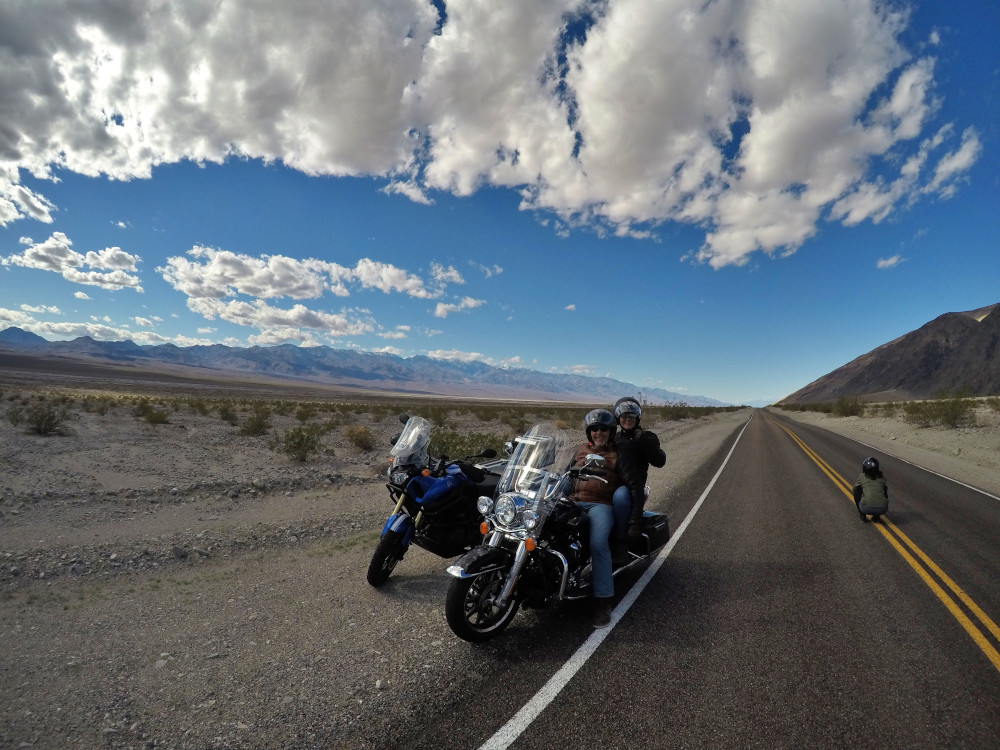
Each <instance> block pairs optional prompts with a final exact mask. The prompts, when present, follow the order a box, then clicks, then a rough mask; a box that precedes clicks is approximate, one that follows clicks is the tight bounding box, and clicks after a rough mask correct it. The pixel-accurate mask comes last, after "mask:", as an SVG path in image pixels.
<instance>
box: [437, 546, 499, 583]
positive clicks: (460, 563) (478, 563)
mask: <svg viewBox="0 0 1000 750" xmlns="http://www.w3.org/2000/svg"><path fill="white" fill-rule="evenodd" d="M513 559H514V557H513V555H511V554H510V552H508V551H507V550H505V549H498V548H495V547H474V548H472V549H471V550H469V551H468V552H466V553H465V554H464V555H462V556H461V557H460V558H458V560H456V561H455V564H454V565H450V566H448V574H449V575H452V576H455V578H475V577H476V576H481V575H482V574H483V573H489V572H491V571H494V570H500V569H503V568H509V567H510V565H511V563H512V561H513Z"/></svg>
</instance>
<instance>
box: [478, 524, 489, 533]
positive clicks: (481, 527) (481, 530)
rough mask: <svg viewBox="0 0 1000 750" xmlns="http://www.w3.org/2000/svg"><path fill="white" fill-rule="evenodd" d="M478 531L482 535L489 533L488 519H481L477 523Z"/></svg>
mask: <svg viewBox="0 0 1000 750" xmlns="http://www.w3.org/2000/svg"><path fill="white" fill-rule="evenodd" d="M479 533H480V534H482V535H483V536H486V535H487V534H489V533H490V523H489V521H483V522H482V523H481V524H479Z"/></svg>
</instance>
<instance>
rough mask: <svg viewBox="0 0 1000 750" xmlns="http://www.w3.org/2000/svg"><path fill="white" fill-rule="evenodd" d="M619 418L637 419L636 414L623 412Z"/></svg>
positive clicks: (622, 419)
mask: <svg viewBox="0 0 1000 750" xmlns="http://www.w3.org/2000/svg"><path fill="white" fill-rule="evenodd" d="M618 419H619V420H621V421H624V420H626V419H631V420H632V421H633V422H634V421H635V420H636V416H635V414H622V415H621V416H620V417H618Z"/></svg>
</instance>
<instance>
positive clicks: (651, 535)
mask: <svg viewBox="0 0 1000 750" xmlns="http://www.w3.org/2000/svg"><path fill="white" fill-rule="evenodd" d="M642 515H643V518H642V521H643V528H642V533H643V536H644V537H645V538H646V539H648V540H649V549H648V550H647V554H649V553H650V552H653V551H654V550H657V549H659V548H660V547H662V546H663V545H664V544H666V543H667V540H668V539H670V523H669V521H668V520H667V517H666V516H665V515H663V514H661V513H652V512H650V511H648V510H647V511H646V512H645V513H643V514H642Z"/></svg>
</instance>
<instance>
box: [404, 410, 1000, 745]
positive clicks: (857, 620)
mask: <svg viewBox="0 0 1000 750" xmlns="http://www.w3.org/2000/svg"><path fill="white" fill-rule="evenodd" d="M734 445H735V447H734ZM731 448H732V452H731V455H730V454H729V452H730V449H731ZM869 454H874V455H876V456H877V457H878V458H879V460H880V462H881V463H882V466H883V470H884V472H885V474H886V477H887V479H888V483H889V487H890V509H889V513H888V515H887V516H886V519H887V522H883V523H881V524H879V525H875V524H871V523H866V524H862V523H860V522H859V519H858V514H857V512H856V510H855V508H854V504H853V502H852V501H851V500H850V498H849V485H850V484H851V483H853V481H854V480H855V478H856V477H857V475H858V473H859V471H860V464H861V461H862V459H863V458H864V457H865V456H866V455H869ZM727 455H728V461H726V458H727ZM724 461H726V463H725V466H724V468H723V469H722V471H721V472H720V473H719V474H718V476H717V479H716V481H715V483H714V485H712V486H711V490H710V491H709V492H707V493H706V492H705V490H706V487H708V486H709V485H710V483H711V481H712V479H713V477H714V476H715V475H716V472H717V471H718V470H719V468H720V466H722V465H723V462H724ZM845 485H846V488H845ZM700 498H701V503H700V504H699V505H698V506H697V511H696V512H695V513H694V514H693V515H692V514H691V511H692V508H694V507H695V506H696V502H698V501H699V499H700ZM660 500H661V501H662V502H663V503H665V504H666V506H667V507H668V509H669V514H670V517H671V525H672V530H673V531H674V534H675V536H677V535H678V533H679V537H677V541H676V543H675V545H674V547H673V548H672V549H671V551H670V554H669V556H668V557H666V559H665V561H664V562H663V564H662V566H661V567H660V568H659V569H658V570H657V572H656V573H655V575H653V577H652V579H651V580H650V582H649V584H648V585H647V586H646V587H645V588H644V589H643V591H642V593H641V595H639V596H638V598H636V600H635V602H634V604H632V606H631V607H630V608H629V609H628V610H627V611H624V612H622V610H623V607H621V606H620V607H619V608H618V610H616V613H617V615H616V623H615V626H614V628H613V630H611V631H610V632H609V633H607V636H606V637H605V639H604V640H603V642H601V643H600V645H599V646H598V647H597V648H596V649H594V650H593V653H592V654H591V655H590V656H589V658H588V659H587V660H586V661H585V662H583V664H582V666H581V667H580V668H579V671H577V672H576V673H575V674H574V675H573V676H572V678H571V679H569V680H568V681H567V682H566V683H565V685H560V686H558V689H556V688H552V689H551V690H545V691H543V692H544V693H545V695H546V699H545V700H540V699H539V698H538V697H537V694H538V693H539V691H540V690H543V688H545V686H546V683H547V682H548V681H549V680H550V678H552V677H553V675H556V674H557V672H558V670H560V668H561V667H563V665H564V664H565V663H566V661H567V660H569V659H572V658H574V654H577V656H576V658H577V660H578V661H582V657H580V656H579V654H578V649H580V647H581V646H586V644H587V642H588V638H590V637H591V636H592V634H593V632H594V631H593V630H592V629H590V628H589V625H588V623H587V618H586V616H585V610H582V609H581V607H583V606H585V605H581V604H575V605H570V606H569V607H568V608H567V610H566V611H563V612H558V613H554V614H548V613H545V614H542V615H535V614H523V613H522V614H520V615H518V618H519V620H518V621H515V624H514V625H513V626H512V627H511V628H510V630H509V631H508V632H507V633H505V634H504V635H502V636H501V637H500V638H499V639H497V640H496V641H495V642H491V643H488V644H483V645H479V646H472V645H470V646H469V648H470V650H472V651H473V652H474V653H475V655H476V657H477V658H476V663H477V664H478V665H480V667H479V669H477V670H476V671H474V672H472V673H470V674H466V675H456V676H454V679H455V681H456V682H455V683H454V684H453V686H452V689H450V690H449V691H448V694H449V696H450V697H449V699H448V700H449V705H448V706H447V707H446V708H445V710H442V709H441V707H440V706H438V707H437V708H436V710H435V711H433V712H431V713H428V714H427V715H417V716H412V717H409V718H408V719H407V720H405V721H401V722H400V724H399V726H398V727H397V733H396V735H395V737H394V738H392V740H391V744H392V745H393V746H397V745H398V746H400V747H402V746H408V747H428V748H430V747H434V748H443V749H447V748H480V747H484V746H488V747H491V748H498V749H499V748H505V747H511V748H514V750H528V749H529V748H538V749H542V748H544V749H545V750H551V748H626V747H627V748H650V749H653V748H656V749H660V748H757V747H760V748H845V747H851V748H943V747H948V748H960V747H969V748H996V747H1000V654H998V653H997V650H998V649H1000V629H998V628H997V625H996V624H995V623H998V622H1000V564H998V559H1000V555H998V552H997V549H996V542H997V540H998V539H1000V500H998V499H996V498H992V497H989V496H987V495H985V494H983V493H980V492H978V491H976V490H974V489H971V488H967V487H964V486H962V485H960V484H958V483H955V482H953V481H950V480H948V479H945V478H942V477H939V476H937V475H934V474H932V473H929V472H926V471H924V470H922V469H920V468H919V467H915V466H912V465H910V464H907V463H905V462H902V461H899V460H896V459H893V458H891V457H888V456H885V455H883V454H880V453H878V452H874V451H871V450H870V449H868V448H865V447H864V446H862V445H860V444H858V443H855V442H853V441H850V440H848V439H846V438H843V437H840V436H838V435H835V434H833V433H829V432H826V431H824V430H821V429H819V428H815V427H810V426H807V425H802V424H800V423H796V422H792V421H790V420H785V419H782V418H781V416H780V415H776V414H771V413H770V412H765V411H757V412H755V416H754V417H753V419H752V420H751V421H750V423H749V424H748V425H747V426H746V429H745V430H743V431H742V433H734V435H733V436H732V438H731V440H730V441H729V442H728V443H727V445H725V446H724V447H723V449H722V450H721V451H720V452H719V454H718V455H717V456H716V457H714V459H713V460H712V461H711V462H710V464H709V465H707V466H706V467H705V468H704V471H703V472H702V473H701V474H699V476H697V477H695V479H694V480H693V481H692V482H691V483H690V484H689V486H688V487H685V488H684V490H683V491H682V492H680V493H678V494H677V495H676V496H675V497H671V498H661V499H660ZM686 518H687V519H689V523H688V524H687V525H686V526H684V527H683V528H682V529H680V530H679V529H678V527H680V525H681V522H682V521H684V520H685V519H686ZM639 575H640V573H637V574H636V575H633V576H631V577H630V578H629V579H628V580H623V579H622V578H619V579H618V580H617V584H616V588H617V591H618V599H619V600H620V599H621V598H622V597H623V596H625V595H626V592H627V590H628V587H629V586H630V585H631V584H634V583H635V582H636V580H637V579H638V578H639ZM549 693H551V694H549ZM532 699H534V700H535V701H536V703H535V704H531V705H536V706H538V707H539V708H538V712H537V716H535V717H534V718H533V720H531V721H530V722H519V723H518V725H517V726H516V728H513V729H511V730H510V731H509V732H507V733H505V734H501V735H498V734H497V733H498V731H500V730H501V729H502V728H503V727H504V725H505V724H506V723H507V722H508V721H509V720H511V719H515V721H519V720H518V718H517V717H518V711H519V710H520V709H522V707H523V706H525V705H526V704H529V702H530V701H532Z"/></svg>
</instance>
